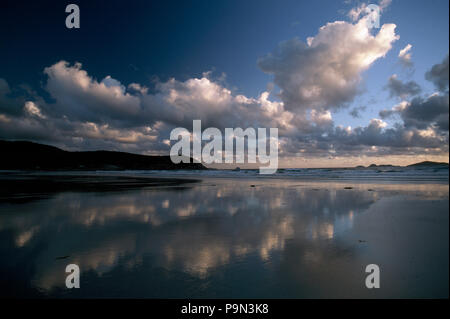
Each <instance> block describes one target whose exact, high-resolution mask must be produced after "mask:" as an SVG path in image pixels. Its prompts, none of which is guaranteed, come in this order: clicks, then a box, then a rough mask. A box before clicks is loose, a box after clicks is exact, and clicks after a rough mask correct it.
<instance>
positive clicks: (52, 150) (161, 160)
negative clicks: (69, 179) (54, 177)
mask: <svg viewBox="0 0 450 319" xmlns="http://www.w3.org/2000/svg"><path fill="white" fill-rule="evenodd" d="M0 150H1V156H0V169H2V170H13V169H21V170H126V169H130V170H175V169H206V168H205V167H204V166H203V165H202V164H200V163H179V164H175V163H173V162H172V161H171V159H170V156H147V155H139V154H131V153H125V152H114V151H88V152H69V151H64V150H62V149H59V148H57V147H54V146H49V145H44V144H39V143H34V142H27V141H1V140H0ZM191 162H192V160H191Z"/></svg>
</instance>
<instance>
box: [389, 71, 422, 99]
mask: <svg viewBox="0 0 450 319" xmlns="http://www.w3.org/2000/svg"><path fill="white" fill-rule="evenodd" d="M386 88H387V89H388V90H389V93H390V95H391V97H399V98H401V99H405V98H407V97H409V96H413V95H417V94H419V93H420V91H421V88H420V86H419V85H418V84H417V83H416V82H414V81H409V82H405V83H404V82H402V81H401V80H399V79H398V77H397V74H393V75H392V76H391V77H390V78H389V80H388V84H387V85H386Z"/></svg>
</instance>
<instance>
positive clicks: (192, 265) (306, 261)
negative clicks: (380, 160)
mask: <svg viewBox="0 0 450 319" xmlns="http://www.w3.org/2000/svg"><path fill="white" fill-rule="evenodd" d="M322 173H323V174H322V175H320V174H318V173H317V172H315V173H314V174H309V175H313V176H319V177H320V178H319V177H318V178H309V177H308V176H309V175H308V174H306V172H305V173H304V174H303V176H299V175H298V172H297V173H294V172H292V173H290V172H287V173H286V172H284V173H281V174H277V175H276V176H273V177H268V178H259V177H258V176H257V175H255V174H253V173H252V172H251V171H249V172H242V171H241V172H231V171H216V172H214V171H212V172H211V171H207V172H205V173H202V174H199V173H195V172H157V171H154V172H132V171H127V172H87V173H85V174H81V173H80V172H76V173H70V172H67V173H63V172H57V173H42V174H28V173H21V174H17V173H5V172H3V173H1V175H0V176H1V178H0V183H1V184H2V188H1V189H2V191H1V193H0V238H1V240H0V245H1V246H0V258H1V260H2V262H1V265H0V276H1V277H0V285H1V286H2V287H3V289H2V292H1V295H2V296H3V297H14V298H30V297H33V298H123V297H127V298H448V283H449V278H448V269H449V264H448V261H449V258H448V257H449V256H448V251H449V233H448V231H449V228H448V224H449V215H448V209H449V187H448V169H447V170H446V172H443V173H442V174H441V175H439V174H436V172H434V173H433V172H431V173H430V174H429V175H427V174H425V173H426V172H424V171H420V172H416V173H414V174H413V173H411V172H410V173H408V174H409V176H410V177H401V178H400V177H398V176H397V175H401V176H404V175H405V174H403V175H402V174H401V173H398V174H397V173H396V172H386V174H385V176H384V177H385V178H370V176H371V175H370V174H369V175H370V176H369V175H367V174H368V173H367V172H366V171H364V172H362V173H355V171H351V172H344V173H342V172H341V171H331V172H322ZM296 174H297V175H296ZM376 174H377V173H376V172H373V175H374V176H375V175H376ZM389 174H391V175H389ZM307 175H308V176H307ZM378 175H379V174H378ZM406 175H407V174H406ZM437 175H439V176H441V177H440V178H427V176H437ZM361 176H363V178H362V177H361ZM368 176H369V177H368ZM396 176H397V177H396ZM3 186H4V187H3ZM68 264H77V265H78V266H79V268H80V286H81V287H80V289H67V288H66V286H65V278H66V276H67V273H66V272H65V267H66V266H67V265H68ZM369 264H376V265H378V266H379V269H380V288H379V289H368V288H367V287H366V285H365V280H366V277H367V276H368V273H366V272H365V268H366V266H367V265H369Z"/></svg>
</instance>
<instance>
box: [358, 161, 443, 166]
mask: <svg viewBox="0 0 450 319" xmlns="http://www.w3.org/2000/svg"><path fill="white" fill-rule="evenodd" d="M390 167H392V168H395V167H400V168H401V167H411V168H427V167H430V168H448V163H444V162H432V161H424V162H420V163H415V164H410V165H407V166H396V165H390V164H384V165H377V164H370V165H369V166H367V167H364V166H361V165H360V166H357V167H356V168H390Z"/></svg>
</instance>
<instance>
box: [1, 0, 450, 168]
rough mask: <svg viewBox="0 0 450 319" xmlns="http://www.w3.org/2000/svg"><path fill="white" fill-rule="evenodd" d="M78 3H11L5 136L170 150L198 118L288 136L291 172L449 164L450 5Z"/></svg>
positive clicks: (284, 159)
mask: <svg viewBox="0 0 450 319" xmlns="http://www.w3.org/2000/svg"><path fill="white" fill-rule="evenodd" d="M69 3H71V2H67V3H66V2H65V1H39V2H30V1H2V2H1V4H0V139H5V140H30V141H35V142H39V143H44V144H50V145H55V146H58V147H61V148H63V149H66V150H97V149H106V150H120V151H127V152H133V153H141V154H168V153H169V150H170V141H169V136H170V132H171V130H172V129H173V128H175V127H185V128H188V129H189V130H192V120H195V119H200V120H202V127H203V128H207V127H217V128H219V129H220V130H223V129H224V128H226V127H232V128H236V127H241V128H244V129H245V128H247V127H254V128H258V127H266V128H270V127H276V128H278V130H279V133H278V136H279V156H280V166H281V167H333V166H355V165H369V164H372V163H376V164H388V163H389V164H399V165H406V164H410V163H414V162H418V161H421V160H437V161H445V162H448V157H449V153H448V146H449V139H448V136H449V134H448V132H449V129H448V115H449V114H448V112H449V97H448V92H449V87H448V50H449V49H448V48H449V43H448V38H449V34H448V30H449V20H448V19H449V16H448V12H449V8H448V6H449V2H448V1H447V0H442V1H441V0H433V1H416V0H392V1H390V0H381V1H373V2H363V1H351V0H342V1H336V0H332V1H331V0H330V1H325V0H319V1H306V0H304V1H300V0H295V1H294V0H281V1H261V0H260V1H253V0H246V1H234V0H227V1H223V0H218V1H206V0H205V1H200V0H189V1H137V0H134V1H133V0H130V1H73V3H76V4H77V5H78V6H79V8H80V28H79V29H68V28H66V25H65V19H66V17H67V15H68V13H66V12H65V7H66V5H67V4H69ZM369 4H376V5H378V6H379V8H380V14H379V22H380V23H379V27H378V28H377V27H374V28H370V27H369V24H368V23H367V22H368V21H369V20H370V19H372V18H374V14H373V13H372V14H369V13H367V11H366V7H367V5H369ZM369 22H370V21H369Z"/></svg>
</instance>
